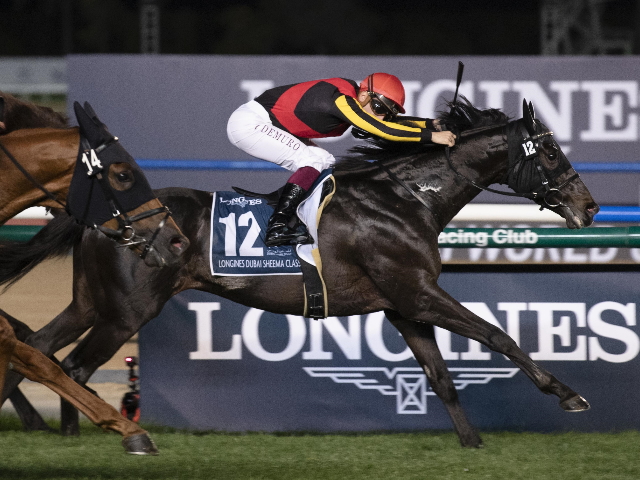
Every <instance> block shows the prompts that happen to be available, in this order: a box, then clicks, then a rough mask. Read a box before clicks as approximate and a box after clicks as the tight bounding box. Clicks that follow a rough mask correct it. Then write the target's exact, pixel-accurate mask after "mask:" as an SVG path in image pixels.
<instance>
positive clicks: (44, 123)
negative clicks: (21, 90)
mask: <svg viewBox="0 0 640 480" xmlns="http://www.w3.org/2000/svg"><path fill="white" fill-rule="evenodd" d="M0 97H2V98H4V118H3V119H2V118H0V121H2V122H4V125H5V128H4V129H0V134H7V133H9V132H12V131H14V130H19V129H21V128H68V127H69V122H68V118H67V116H66V115H64V114H62V113H59V112H56V111H55V110H53V109H52V108H49V107H44V106H41V105H35V104H33V103H31V102H27V101H25V100H21V99H19V98H16V97H14V96H13V95H10V94H8V93H4V92H0Z"/></svg>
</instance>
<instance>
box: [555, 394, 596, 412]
mask: <svg viewBox="0 0 640 480" xmlns="http://www.w3.org/2000/svg"><path fill="white" fill-rule="evenodd" d="M560 406H561V407H562V409H563V410H566V411H567V412H584V411H586V410H589V409H590V408H591V405H589V402H587V401H586V400H585V399H584V398H582V397H581V396H580V395H577V394H576V395H574V396H573V397H571V398H568V399H566V400H563V401H562V402H560Z"/></svg>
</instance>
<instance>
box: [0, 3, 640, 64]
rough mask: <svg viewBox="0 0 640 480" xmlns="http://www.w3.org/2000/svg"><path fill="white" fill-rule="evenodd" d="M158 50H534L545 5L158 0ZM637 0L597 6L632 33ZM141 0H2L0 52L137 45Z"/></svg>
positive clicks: (133, 49)
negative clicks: (159, 12) (159, 37)
mask: <svg viewBox="0 0 640 480" xmlns="http://www.w3.org/2000/svg"><path fill="white" fill-rule="evenodd" d="M158 3H159V4H160V6H161V9H162V10H161V47H160V52H161V53H174V54H272V55H276V54H277V55H288V54H297V55H536V54H539V53H540V51H541V46H540V45H541V42H540V31H541V28H540V21H541V20H540V18H541V16H540V8H541V5H542V3H543V2H542V1H514V0H484V1H478V0H402V1H389V0H322V1H301V0H248V1H237V0H235V1H234V0H158ZM638 3H640V1H638V0H616V1H609V2H606V3H604V4H603V5H602V9H603V10H602V17H601V21H602V24H603V25H604V27H605V28H606V29H610V30H612V31H620V30H623V31H627V32H633V36H634V48H633V53H636V54H638V53H640V35H639V34H638V33H637V32H636V30H638V29H636V25H638V24H639V23H640V13H639V8H638V6H637V4H638ZM139 8H140V1H139V0H0V56H24V55H45V56H50V55H53V56H57V55H65V54H67V53H137V52H139V51H140V34H139V15H138V13H139Z"/></svg>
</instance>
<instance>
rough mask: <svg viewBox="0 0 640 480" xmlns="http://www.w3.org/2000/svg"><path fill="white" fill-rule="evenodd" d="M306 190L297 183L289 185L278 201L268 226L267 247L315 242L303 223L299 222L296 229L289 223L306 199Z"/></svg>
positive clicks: (286, 185) (285, 187)
mask: <svg viewBox="0 0 640 480" xmlns="http://www.w3.org/2000/svg"><path fill="white" fill-rule="evenodd" d="M305 193H306V190H305V189H304V188H302V187H300V186H299V185H296V184H295V183H287V184H285V186H284V190H283V191H282V194H281V195H280V199H279V200H278V206H277V207H276V208H275V210H274V212H273V215H271V218H270V219H269V223H268V224H267V238H266V240H265V242H264V243H265V244H266V245H267V247H276V246H279V245H296V244H298V243H310V242H312V241H313V240H312V239H311V235H309V231H308V230H307V227H305V225H304V224H303V223H302V222H297V224H296V225H295V227H294V228H291V227H289V222H290V221H291V219H292V218H293V217H294V216H295V214H296V209H297V208H298V205H300V202H301V201H302V199H303V198H304V194H305Z"/></svg>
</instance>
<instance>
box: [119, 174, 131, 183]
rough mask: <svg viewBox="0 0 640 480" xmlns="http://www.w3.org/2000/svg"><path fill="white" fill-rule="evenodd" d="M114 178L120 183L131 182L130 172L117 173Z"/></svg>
mask: <svg viewBox="0 0 640 480" xmlns="http://www.w3.org/2000/svg"><path fill="white" fill-rule="evenodd" d="M116 178H117V179H118V181H119V182H122V183H127V182H131V181H133V175H131V172H118V173H117V174H116Z"/></svg>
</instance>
